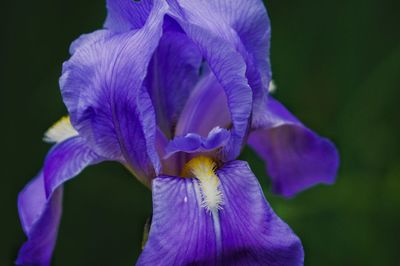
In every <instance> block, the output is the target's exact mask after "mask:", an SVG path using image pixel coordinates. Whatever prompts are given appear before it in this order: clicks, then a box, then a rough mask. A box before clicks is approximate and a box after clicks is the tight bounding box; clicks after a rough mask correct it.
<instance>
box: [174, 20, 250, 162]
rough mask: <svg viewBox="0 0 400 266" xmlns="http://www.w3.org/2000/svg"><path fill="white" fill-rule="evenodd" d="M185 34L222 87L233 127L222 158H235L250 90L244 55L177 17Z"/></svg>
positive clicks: (247, 114) (245, 122)
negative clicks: (195, 46) (198, 50)
mask: <svg viewBox="0 0 400 266" xmlns="http://www.w3.org/2000/svg"><path fill="white" fill-rule="evenodd" d="M176 19H177V21H178V23H179V24H180V25H181V27H182V28H183V30H184V31H185V33H186V34H187V35H188V37H189V38H190V39H192V41H193V42H194V43H195V44H196V45H197V46H198V47H199V49H200V51H201V52H202V54H203V56H204V57H205V59H206V60H207V63H208V65H209V67H210V70H211V71H212V73H213V74H214V75H215V78H216V80H217V81H218V82H219V84H220V85H221V87H222V88H223V89H224V91H225V94H226V98H227V103H228V107H229V111H230V115H231V121H232V130H231V138H230V140H229V143H228V145H226V146H224V149H223V152H222V154H223V159H224V160H225V161H229V160H232V159H234V158H236V157H237V156H238V155H239V153H240V150H241V148H242V144H243V139H244V137H245V135H246V133H247V129H248V126H249V118H250V113H251V108H252V91H251V88H250V87H249V85H248V83H247V79H246V76H245V70H246V65H245V62H244V61H243V58H242V57H241V56H240V54H238V53H237V52H236V51H235V50H234V49H233V47H232V46H231V45H230V44H229V43H227V42H226V41H224V40H223V39H222V38H220V37H218V36H216V35H213V34H211V33H210V32H208V31H206V30H204V29H203V28H201V27H198V26H197V25H194V24H189V23H187V22H186V21H184V20H182V19H180V18H179V17H176Z"/></svg>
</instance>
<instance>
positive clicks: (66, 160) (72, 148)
mask: <svg viewBox="0 0 400 266" xmlns="http://www.w3.org/2000/svg"><path fill="white" fill-rule="evenodd" d="M99 161H100V158H99V157H98V156H97V155H96V154H95V153H94V152H93V151H92V150H91V149H90V148H88V147H87V146H86V145H85V142H84V140H83V139H82V138H80V137H74V138H71V139H68V140H66V141H64V142H62V143H60V144H58V145H56V146H55V147H54V148H53V149H52V150H51V151H50V152H49V154H48V156H47V158H46V161H45V166H44V169H43V171H42V172H40V174H39V175H38V176H37V177H36V178H35V179H33V181H31V182H30V183H29V184H28V185H27V186H26V187H25V188H24V189H23V190H22V191H21V192H20V194H19V196H18V210H19V216H20V219H21V224H22V228H23V229H24V232H25V234H26V236H27V237H28V240H27V241H26V242H25V243H24V245H23V246H22V247H21V249H20V251H19V254H18V258H17V261H16V264H18V265H41V266H47V265H50V262H51V256H52V252H53V249H54V246H55V243H56V238H57V231H58V225H59V222H60V218H61V211H62V206H61V204H62V183H64V182H65V181H67V180H69V179H71V178H73V177H75V176H76V175H78V174H79V173H80V172H81V171H82V170H83V169H84V168H85V167H86V166H88V165H90V164H94V163H97V162H99Z"/></svg>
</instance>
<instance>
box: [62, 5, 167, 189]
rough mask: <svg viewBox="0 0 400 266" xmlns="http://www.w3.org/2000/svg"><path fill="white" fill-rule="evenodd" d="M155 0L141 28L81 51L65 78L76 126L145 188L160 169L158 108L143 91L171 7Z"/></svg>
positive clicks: (69, 64) (68, 66)
mask: <svg viewBox="0 0 400 266" xmlns="http://www.w3.org/2000/svg"><path fill="white" fill-rule="evenodd" d="M156 2H157V3H154V6H153V9H152V12H151V13H150V15H149V18H148V19H147V21H146V24H145V25H144V26H143V27H142V28H141V29H140V30H137V31H134V32H126V33H121V34H110V36H108V38H103V39H102V40H101V41H96V42H92V44H91V45H84V46H82V47H80V48H79V49H77V50H76V52H75V53H74V54H73V56H72V57H71V59H70V60H69V61H67V62H66V63H65V64H64V67H63V75H62V77H61V79H60V86H61V92H62V95H63V98H64V102H65V104H66V106H67V108H68V111H69V113H70V116H71V122H72V124H73V125H74V128H75V129H76V130H77V131H78V132H79V134H80V135H81V136H82V137H83V138H85V139H86V140H87V142H88V144H89V145H90V146H91V147H92V148H93V149H94V150H95V151H96V152H97V153H98V154H99V155H101V156H103V157H106V158H108V159H112V160H119V161H121V162H123V163H125V164H127V166H128V167H129V168H130V169H131V170H132V171H133V172H134V173H135V174H136V176H137V177H138V178H139V179H140V180H141V181H142V182H144V183H145V184H149V183H150V180H149V178H150V177H152V176H154V175H155V173H157V172H158V171H159V167H160V163H159V158H158V156H157V154H156V151H155V147H154V142H155V134H156V121H155V113H154V108H153V106H152V103H151V99H150V97H149V95H148V93H147V90H146V89H145V88H144V87H143V80H144V78H145V76H146V73H147V66H148V64H149V61H150V58H151V56H152V54H153V52H154V50H155V49H156V47H157V45H158V41H159V39H160V37H161V34H162V22H163V16H164V14H165V12H166V9H167V6H166V4H165V3H164V2H163V1H156Z"/></svg>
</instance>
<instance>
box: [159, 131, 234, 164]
mask: <svg viewBox="0 0 400 266" xmlns="http://www.w3.org/2000/svg"><path fill="white" fill-rule="evenodd" d="M229 138H230V133H229V131H228V130H226V129H224V128H220V127H215V128H214V129H212V130H211V131H210V133H209V134H208V136H207V137H206V138H203V137H202V136H200V135H198V134H195V133H189V134H186V135H185V136H178V137H175V138H174V139H173V140H171V141H170V142H169V143H168V145H167V146H166V148H165V157H166V158H168V157H169V156H171V155H172V154H174V153H176V152H186V153H201V152H209V151H213V150H215V149H218V148H221V147H223V146H225V145H226V143H228V141H229Z"/></svg>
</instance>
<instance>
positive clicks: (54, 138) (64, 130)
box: [43, 116, 78, 143]
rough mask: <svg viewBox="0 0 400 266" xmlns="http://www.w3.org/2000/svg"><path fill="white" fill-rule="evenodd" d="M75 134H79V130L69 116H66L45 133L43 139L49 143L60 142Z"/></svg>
mask: <svg viewBox="0 0 400 266" xmlns="http://www.w3.org/2000/svg"><path fill="white" fill-rule="evenodd" d="M75 136H78V132H77V131H76V130H75V129H74V127H73V126H72V124H71V121H70V119H69V116H64V117H62V118H61V119H60V120H58V121H57V122H56V123H54V125H52V126H51V127H50V128H49V129H48V130H47V131H46V133H44V137H43V140H44V141H45V142H48V143H60V142H62V141H64V140H66V139H69V138H71V137H75Z"/></svg>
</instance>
